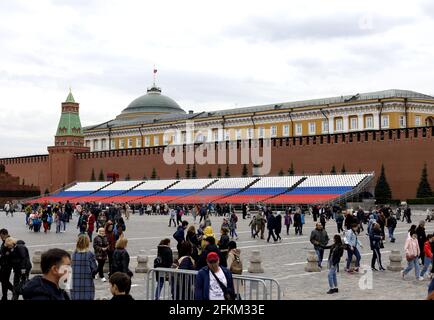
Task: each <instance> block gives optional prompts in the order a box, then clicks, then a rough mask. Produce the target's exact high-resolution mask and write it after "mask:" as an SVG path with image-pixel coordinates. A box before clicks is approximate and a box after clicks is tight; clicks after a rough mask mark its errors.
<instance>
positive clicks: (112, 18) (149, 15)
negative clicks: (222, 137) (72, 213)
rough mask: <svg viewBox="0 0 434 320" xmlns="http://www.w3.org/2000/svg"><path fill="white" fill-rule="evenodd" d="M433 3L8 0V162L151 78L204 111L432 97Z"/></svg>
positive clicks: (4, 148) (2, 57) (2, 50)
mask: <svg viewBox="0 0 434 320" xmlns="http://www.w3.org/2000/svg"><path fill="white" fill-rule="evenodd" d="M433 33H434V4H433V2H432V1H429V0H428V1H415V0H413V1H396V0H395V1H379V0H376V1H367V0H364V1H348V0H346V1H332V0H327V1H323V0H321V1H310V0H302V1H294V0H291V1H274V0H267V1H252V0H249V1H234V0H230V1H225V0H220V1H203V0H202V1H188V0H182V1H179V0H176V1H164V0H158V1H143V0H137V1H135V0H122V1H121V0H118V1H114V0H69V1H68V0H51V1H50V0H38V1H34V0H27V1H24V0H21V1H18V0H14V1H12V0H10V1H9V0H0V99H1V101H0V111H1V112H0V157H6V156H19V155H31V154H44V153H47V150H46V147H47V146H48V145H51V144H53V142H54V138H53V135H54V133H55V131H56V127H57V123H58V119H59V116H60V103H61V102H62V101H64V100H65V98H66V96H67V94H68V88H69V86H71V87H72V91H73V94H74V96H75V98H76V101H77V102H80V115H81V121H82V125H84V126H86V125H91V124H96V123H100V122H104V121H107V120H110V119H112V118H114V117H115V116H116V115H117V114H119V113H120V112H121V110H122V109H124V108H125V107H126V106H127V105H128V104H129V103H130V102H131V101H132V100H133V99H135V98H136V97H138V96H140V95H141V94H143V93H145V92H146V88H147V87H148V86H149V85H150V84H151V83H152V70H153V66H154V64H155V66H156V68H157V69H158V73H157V84H158V85H159V86H161V87H162V89H163V94H166V95H168V96H170V97H171V98H173V99H175V100H176V101H177V102H178V103H179V104H180V105H181V107H183V108H184V110H194V111H195V112H199V111H204V110H216V109H225V108H234V107H237V106H239V107H241V106H251V105H258V104H266V103H277V102H285V101H295V100H303V99H312V98H321V97H328V96H340V95H343V94H356V93H359V92H360V93H361V92H369V91H378V90H384V89H392V88H396V89H409V90H414V91H418V92H422V93H427V94H434V81H433V78H434V35H433Z"/></svg>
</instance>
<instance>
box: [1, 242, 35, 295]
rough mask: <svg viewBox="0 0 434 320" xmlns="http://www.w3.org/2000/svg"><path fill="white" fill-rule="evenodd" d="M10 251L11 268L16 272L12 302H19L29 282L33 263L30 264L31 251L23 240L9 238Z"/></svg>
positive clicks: (8, 248) (7, 243) (6, 245)
mask: <svg viewBox="0 0 434 320" xmlns="http://www.w3.org/2000/svg"><path fill="white" fill-rule="evenodd" d="M5 247H6V249H7V250H8V255H9V257H8V259H9V263H10V267H11V268H12V270H13V271H14V280H13V291H12V300H18V297H19V296H20V295H21V294H22V288H23V287H24V285H25V284H26V283H27V282H28V280H29V274H30V270H31V269H32V263H31V262H30V255H29V250H28V249H27V247H26V245H25V243H24V241H23V240H18V241H17V240H16V239H14V238H12V237H9V238H7V239H6V240H5Z"/></svg>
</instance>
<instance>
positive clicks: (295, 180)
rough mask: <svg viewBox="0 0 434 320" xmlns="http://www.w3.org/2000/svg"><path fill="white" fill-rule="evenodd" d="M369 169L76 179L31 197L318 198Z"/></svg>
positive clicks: (349, 188) (355, 181) (361, 182)
mask: <svg viewBox="0 0 434 320" xmlns="http://www.w3.org/2000/svg"><path fill="white" fill-rule="evenodd" d="M372 179H373V173H365V174H363V173H362V174H343V175H303V176H282V177H248V178H218V179H211V178H210V179H169V180H135V181H116V182H77V183H76V184H74V185H73V186H71V187H68V188H66V189H65V190H62V191H60V192H57V193H54V194H52V195H49V196H44V197H40V198H36V199H33V200H32V202H39V203H41V202H66V201H67V200H69V201H71V202H102V203H125V202H127V203H170V204H193V203H198V204H201V203H232V204H240V203H250V204H252V203H258V202H261V203H268V204H282V205H284V204H314V203H315V204H321V203H333V202H336V201H340V200H344V199H346V198H348V197H350V196H352V195H355V194H358V193H360V192H362V191H363V189H364V188H365V187H366V186H367V184H368V183H369V182H370V181H371V180H372Z"/></svg>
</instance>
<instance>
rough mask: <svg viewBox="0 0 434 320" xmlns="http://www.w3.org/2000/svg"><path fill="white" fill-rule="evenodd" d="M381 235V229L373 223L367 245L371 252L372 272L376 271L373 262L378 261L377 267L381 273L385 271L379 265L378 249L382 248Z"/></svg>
mask: <svg viewBox="0 0 434 320" xmlns="http://www.w3.org/2000/svg"><path fill="white" fill-rule="evenodd" d="M382 239H383V237H382V234H381V228H380V225H379V224H378V223H375V224H374V226H373V227H372V228H371V231H370V233H369V243H370V246H371V250H372V260H371V269H372V271H378V270H377V268H375V262H376V261H378V266H379V269H380V270H381V271H384V270H386V269H384V268H383V264H382V263H381V252H380V249H381V247H382V241H383V240H382Z"/></svg>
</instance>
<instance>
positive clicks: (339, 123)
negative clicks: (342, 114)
mask: <svg viewBox="0 0 434 320" xmlns="http://www.w3.org/2000/svg"><path fill="white" fill-rule="evenodd" d="M343 130H344V121H343V119H342V118H338V119H336V131H343Z"/></svg>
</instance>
